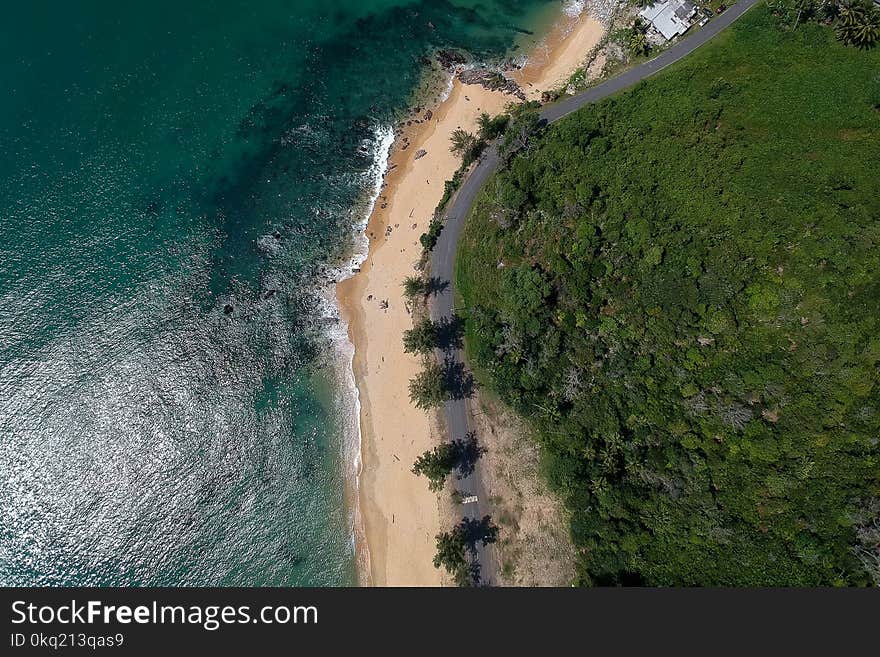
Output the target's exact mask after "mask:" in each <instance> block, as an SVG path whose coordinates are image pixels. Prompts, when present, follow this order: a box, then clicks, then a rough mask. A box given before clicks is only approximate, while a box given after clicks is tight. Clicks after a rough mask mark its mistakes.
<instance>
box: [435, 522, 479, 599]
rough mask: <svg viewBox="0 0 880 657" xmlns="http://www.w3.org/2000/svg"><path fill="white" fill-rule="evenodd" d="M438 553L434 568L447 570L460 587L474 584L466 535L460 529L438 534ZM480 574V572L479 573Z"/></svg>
mask: <svg viewBox="0 0 880 657" xmlns="http://www.w3.org/2000/svg"><path fill="white" fill-rule="evenodd" d="M436 538H437V553H436V554H435V555H434V568H445V569H446V572H447V573H449V574H450V575H452V578H453V579H454V580H455V583H456V584H458V585H459V586H470V585H471V584H472V583H473V577H472V575H471V574H472V572H473V570H472V568H471V565H470V563H469V561H468V558H467V546H466V545H465V542H464V533H463V532H461V531H458V527H456V528H455V529H453V530H452V531H451V532H443V533H442V534H437V537H436ZM477 572H479V571H477Z"/></svg>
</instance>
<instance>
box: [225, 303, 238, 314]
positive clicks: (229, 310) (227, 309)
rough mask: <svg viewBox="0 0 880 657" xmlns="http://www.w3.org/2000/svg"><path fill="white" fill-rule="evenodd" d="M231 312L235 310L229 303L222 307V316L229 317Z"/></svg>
mask: <svg viewBox="0 0 880 657" xmlns="http://www.w3.org/2000/svg"><path fill="white" fill-rule="evenodd" d="M233 310H235V308H234V307H233V305H232V304H231V303H227V304H226V305H225V306H223V314H224V315H231V314H232V311H233Z"/></svg>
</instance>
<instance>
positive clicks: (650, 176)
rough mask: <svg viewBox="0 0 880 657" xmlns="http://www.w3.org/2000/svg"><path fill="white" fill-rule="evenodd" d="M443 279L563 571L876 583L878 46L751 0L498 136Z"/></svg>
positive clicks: (879, 483)
mask: <svg viewBox="0 0 880 657" xmlns="http://www.w3.org/2000/svg"><path fill="white" fill-rule="evenodd" d="M456 287H457V291H458V293H459V294H460V295H461V300H460V304H459V306H460V308H461V309H462V310H461V312H462V314H463V316H464V320H465V326H466V331H465V341H466V349H467V354H468V359H469V361H470V364H471V366H472V367H473V368H474V372H475V375H476V377H477V380H478V382H479V384H480V385H482V386H484V387H488V388H490V389H492V390H494V391H495V392H496V393H497V394H498V395H499V396H500V397H501V398H502V399H503V400H504V401H505V402H506V403H507V404H509V405H510V406H511V407H512V408H514V409H515V410H516V411H517V412H518V413H519V414H521V415H523V416H524V417H526V418H528V420H529V422H530V423H531V426H532V427H533V431H534V434H535V436H536V438H537V439H538V440H539V442H540V444H541V446H542V450H541V451H542V455H543V456H542V459H543V467H544V470H545V473H546V476H547V477H548V480H549V482H550V484H551V486H552V487H553V488H554V489H555V490H556V491H557V492H558V494H559V495H560V496H561V497H562V499H563V500H564V501H565V503H566V507H567V509H568V511H569V513H570V523H571V534H572V537H573V540H574V543H575V546H576V547H577V549H578V553H579V575H578V577H579V583H580V584H584V585H615V584H616V585H661V586H662V585H724V586H726V585H731V586H741V585H820V584H823V585H825V584H827V585H857V586H858V585H872V584H874V585H880V548H878V545H880V444H878V440H880V49H873V50H859V49H856V48H852V47H847V46H845V45H844V44H843V43H841V42H840V41H838V40H837V39H835V34H834V30H833V29H832V28H830V27H828V26H826V25H822V24H820V23H817V22H802V23H801V24H799V25H797V27H796V29H792V27H791V26H790V25H784V24H783V22H782V21H781V20H780V19H779V17H777V16H775V15H773V14H772V13H771V11H770V10H769V9H768V8H767V7H766V6H759V7H757V8H755V9H753V10H752V11H750V12H749V13H748V14H747V15H746V16H745V17H743V18H742V19H740V20H739V21H738V22H737V23H736V24H734V26H733V27H731V28H730V29H728V30H726V31H725V32H724V33H722V34H721V35H720V36H718V37H717V38H716V39H714V40H713V41H712V42H711V43H710V44H708V45H706V46H704V47H703V48H701V49H700V50H698V51H697V52H696V53H694V54H693V55H691V56H689V57H688V58H687V59H686V60H684V61H682V62H680V63H679V64H677V65H675V66H673V67H670V68H669V69H667V70H666V71H664V72H662V73H661V74H659V75H657V76H655V77H654V78H651V79H650V80H648V81H646V82H643V83H641V84H640V85H639V86H637V87H635V88H633V89H631V90H628V91H626V92H623V93H621V94H619V95H617V96H615V97H613V98H611V99H608V100H606V101H604V102H602V103H600V104H597V105H593V106H589V107H587V108H584V109H583V110H580V111H578V112H577V113H575V114H573V115H571V116H570V117H568V118H566V119H564V120H562V121H560V122H558V123H556V124H553V125H552V126H549V127H546V128H545V129H544V130H543V132H542V133H541V134H539V135H536V136H534V137H533V138H532V139H530V140H529V142H528V145H527V146H526V147H525V148H522V149H520V150H519V151H517V152H516V153H514V154H512V155H509V157H508V161H507V163H506V165H505V166H504V167H503V168H502V169H501V170H499V172H498V173H497V174H496V175H495V176H494V177H493V178H492V179H490V181H489V182H488V183H487V185H486V187H485V188H484V190H483V191H482V192H481V195H480V197H479V199H478V201H477V203H476V204H475V206H474V209H473V212H472V215H471V216H470V217H469V218H468V220H467V224H466V227H465V233H464V235H463V237H462V241H461V248H460V251H459V256H458V261H457V269H456Z"/></svg>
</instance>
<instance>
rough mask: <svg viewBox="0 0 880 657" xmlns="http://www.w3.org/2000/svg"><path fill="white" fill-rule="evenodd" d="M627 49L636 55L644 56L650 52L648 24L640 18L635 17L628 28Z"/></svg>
mask: <svg viewBox="0 0 880 657" xmlns="http://www.w3.org/2000/svg"><path fill="white" fill-rule="evenodd" d="M629 51H630V52H631V53H632V54H633V55H635V56H636V57H640V56H646V55H648V53H650V52H651V44H650V43H648V25H647V23H645V22H644V21H643V20H642V19H641V18H636V19H635V20H634V21H633V24H632V26H631V27H630V28H629Z"/></svg>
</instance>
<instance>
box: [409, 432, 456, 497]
mask: <svg viewBox="0 0 880 657" xmlns="http://www.w3.org/2000/svg"><path fill="white" fill-rule="evenodd" d="M458 459H459V448H458V445H456V444H455V442H451V443H442V444H440V445H437V447H435V448H434V449H433V450H428V451H427V452H425V453H424V454H422V455H421V456H420V457H419V458H418V459H416V462H415V463H414V464H413V468H412V472H413V474H414V475H416V476H417V477H418V476H421V475H424V476H425V477H427V479H428V488H429V489H430V490H431V491H432V492H435V493H436V492H438V491H440V490H442V489H443V484H444V483H445V482H446V477H447V476H449V473H451V472H452V471H453V470H454V469H455V466H456V463H457V462H458Z"/></svg>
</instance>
